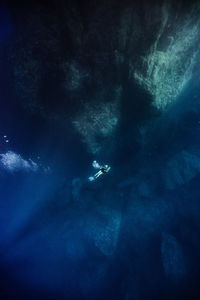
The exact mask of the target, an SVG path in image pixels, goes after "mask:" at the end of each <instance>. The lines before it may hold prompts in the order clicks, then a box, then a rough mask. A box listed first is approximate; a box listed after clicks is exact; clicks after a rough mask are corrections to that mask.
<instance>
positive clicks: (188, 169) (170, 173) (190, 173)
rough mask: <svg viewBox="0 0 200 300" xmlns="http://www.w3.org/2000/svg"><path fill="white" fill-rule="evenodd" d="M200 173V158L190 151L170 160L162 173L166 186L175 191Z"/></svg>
mask: <svg viewBox="0 0 200 300" xmlns="http://www.w3.org/2000/svg"><path fill="white" fill-rule="evenodd" d="M199 172H200V157H199V156H198V155H196V154H194V153H190V152H188V151H181V152H180V153H178V154H177V155H175V156H174V157H173V158H172V159H170V160H169V161H168V163H167V166H166V168H165V169H164V170H163V171H162V176H163V180H164V183H165V186H166V187H167V188H168V189H170V190H173V189H175V188H176V187H177V186H180V185H182V184H185V183H187V182H189V181H190V180H192V179H193V178H194V177H195V176H196V175H197V174H199Z"/></svg>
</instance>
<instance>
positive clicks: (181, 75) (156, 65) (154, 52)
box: [134, 3, 200, 110]
mask: <svg viewBox="0 0 200 300" xmlns="http://www.w3.org/2000/svg"><path fill="white" fill-rule="evenodd" d="M162 14H163V17H162V24H161V26H160V29H159V32H158V34H157V38H156V40H155V42H154V44H153V45H152V46H151V49H150V50H149V53H148V54H147V55H146V56H145V57H144V58H143V62H142V65H143V66H142V68H143V69H144V72H141V70H139V71H135V72H134V77H135V79H136V80H137V81H138V83H139V84H140V85H141V86H142V87H143V88H145V89H146V90H147V91H148V92H149V93H150V94H151V95H152V97H153V104H154V105H155V106H156V107H157V108H158V109H159V110H164V109H165V108H167V107H168V106H169V104H171V103H173V102H174V101H175V100H176V98H177V97H178V96H179V95H180V93H181V92H182V90H183V88H184V87H185V86H186V84H187V83H188V82H189V81H190V79H191V78H192V72H193V69H194V65H195V63H196V61H197V56H198V55H199V53H200V52H199V50H200V48H199V46H198V39H199V30H200V22H199V14H200V8H199V7H193V9H192V10H191V11H190V12H188V14H187V16H186V18H185V20H180V24H178V25H177V20H176V18H177V16H176V15H174V16H173V12H170V7H169V5H168V4H166V3H164V4H163V8H162Z"/></svg>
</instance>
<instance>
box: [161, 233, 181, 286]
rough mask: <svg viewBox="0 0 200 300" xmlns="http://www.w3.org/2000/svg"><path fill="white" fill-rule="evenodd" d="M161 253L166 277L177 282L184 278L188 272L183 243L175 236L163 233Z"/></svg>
mask: <svg viewBox="0 0 200 300" xmlns="http://www.w3.org/2000/svg"><path fill="white" fill-rule="evenodd" d="M161 254H162V264H163V268H164V272H165V275H166V277H167V278H169V279H171V280H172V281H175V282H178V281H180V280H181V279H183V278H184V277H185V276H186V274H187V272H186V265H185V260H184V255H183V251H182V247H181V245H180V244H179V242H178V241H177V239H176V238H175V237H174V236H172V235H170V234H166V233H163V235H162V244H161Z"/></svg>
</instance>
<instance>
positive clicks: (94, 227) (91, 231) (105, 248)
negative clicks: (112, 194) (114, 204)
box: [86, 208, 121, 256]
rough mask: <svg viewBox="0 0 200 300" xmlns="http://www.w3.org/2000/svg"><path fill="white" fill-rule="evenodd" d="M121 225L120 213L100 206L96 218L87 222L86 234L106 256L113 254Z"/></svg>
mask: <svg viewBox="0 0 200 300" xmlns="http://www.w3.org/2000/svg"><path fill="white" fill-rule="evenodd" d="M120 225H121V213H120V212H119V211H114V210H113V209H109V208H102V209H101V211H100V212H99V213H98V215H97V216H96V218H94V219H93V218H92V219H89V221H88V222H87V228H86V234H87V235H88V236H89V237H90V238H91V239H92V240H93V241H94V244H95V246H96V247H97V248H98V249H99V250H100V251H101V252H102V253H103V254H104V255H106V256H109V255H113V254H114V252H115V249H116V246H117V242H118V237H119V232H120Z"/></svg>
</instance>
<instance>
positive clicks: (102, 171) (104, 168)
mask: <svg viewBox="0 0 200 300" xmlns="http://www.w3.org/2000/svg"><path fill="white" fill-rule="evenodd" d="M92 166H93V167H94V168H95V169H98V170H99V171H98V172H97V173H96V174H94V176H90V177H89V178H88V179H89V181H94V180H95V179H97V178H98V177H99V176H101V175H103V174H106V173H108V172H109V171H110V169H111V167H109V166H108V165H104V166H101V165H100V164H99V163H98V162H97V161H96V160H94V161H93V163H92Z"/></svg>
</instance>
